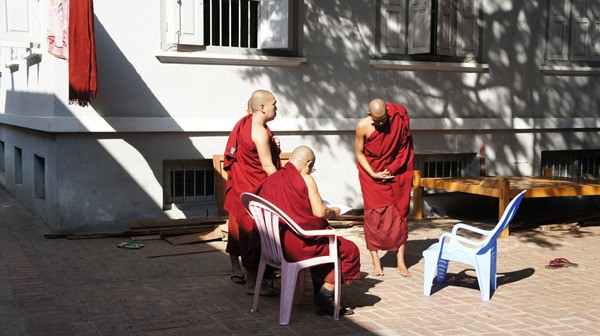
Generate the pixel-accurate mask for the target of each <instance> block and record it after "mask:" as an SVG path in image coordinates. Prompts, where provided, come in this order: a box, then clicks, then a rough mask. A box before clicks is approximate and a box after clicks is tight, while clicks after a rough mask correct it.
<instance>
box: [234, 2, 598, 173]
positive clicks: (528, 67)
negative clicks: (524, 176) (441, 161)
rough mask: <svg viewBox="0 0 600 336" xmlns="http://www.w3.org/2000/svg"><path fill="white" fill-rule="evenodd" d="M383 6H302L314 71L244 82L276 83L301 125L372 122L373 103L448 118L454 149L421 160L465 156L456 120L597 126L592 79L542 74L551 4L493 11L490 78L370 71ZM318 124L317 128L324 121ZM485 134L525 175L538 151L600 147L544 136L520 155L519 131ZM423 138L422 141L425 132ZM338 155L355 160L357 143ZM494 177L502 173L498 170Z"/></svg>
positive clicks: (486, 50) (304, 49) (303, 42)
mask: <svg viewBox="0 0 600 336" xmlns="http://www.w3.org/2000/svg"><path fill="white" fill-rule="evenodd" d="M380 3H381V1H371V0H355V1H304V2H300V3H299V4H298V16H297V17H298V20H297V21H298V23H297V26H296V31H297V32H299V33H298V36H297V39H298V43H297V44H298V50H299V54H300V55H301V56H304V57H308V59H309V62H308V63H306V64H303V65H301V66H300V67H298V68H295V69H291V70H290V69H282V68H277V67H254V68H248V69H247V70H245V71H244V75H245V79H246V80H248V81H254V80H256V78H264V77H266V78H269V79H270V80H271V83H272V89H273V91H274V92H275V93H276V94H277V95H278V96H282V97H285V98H286V100H288V102H287V104H288V105H289V110H290V111H293V106H292V105H294V104H295V105H296V106H295V110H296V112H295V113H296V115H297V116H299V117H304V118H331V117H337V118H359V117H362V116H364V114H365V111H366V106H367V104H368V102H369V101H370V100H371V99H372V98H374V97H378V96H379V97H382V98H384V99H385V100H387V101H392V102H398V103H402V104H403V105H405V106H406V107H407V108H408V110H409V113H410V115H411V118H413V119H414V118H423V119H428V118H431V119H437V118H448V122H450V123H451V125H449V126H448V129H447V130H440V131H439V132H437V131H433V132H435V133H436V135H437V136H442V137H443V138H444V139H447V143H445V144H439V146H440V148H435V147H432V146H437V145H438V144H435V143H433V144H431V143H430V144H427V141H423V142H421V143H419V142H418V141H416V142H415V144H414V145H415V150H416V152H417V153H419V152H420V151H438V152H443V151H447V152H450V153H452V152H454V153H458V152H461V151H464V150H465V148H461V147H462V146H461V144H460V143H457V140H456V139H457V137H458V136H460V135H462V134H464V132H461V131H456V132H452V131H451V130H452V129H459V130H460V129H461V128H462V127H463V125H461V124H459V122H460V121H457V120H455V119H454V118H483V119H487V118H497V120H496V121H495V122H498V123H500V124H499V125H497V127H498V128H500V129H502V128H506V129H508V130H511V129H513V128H514V125H513V123H514V121H513V120H514V118H570V117H593V118H595V117H596V112H595V111H596V110H597V106H598V105H599V104H598V98H597V97H595V96H592V95H589V93H590V92H598V91H599V90H600V82H598V81H596V80H593V78H590V77H586V78H581V77H579V78H577V77H556V76H544V75H542V74H541V73H540V72H539V70H538V67H539V66H540V65H543V64H544V57H545V56H544V53H545V52H544V50H545V34H546V19H545V16H544V15H545V14H546V8H545V5H544V4H545V3H544V2H525V3H522V4H521V3H519V4H513V5H511V6H508V5H506V4H503V3H490V2H488V3H486V5H485V10H484V13H483V28H482V38H481V41H482V44H483V45H482V50H483V51H482V53H483V54H482V61H483V62H484V63H488V64H489V65H490V73H483V74H470V73H450V72H436V71H419V72H414V71H393V70H377V69H374V68H372V67H371V66H370V65H369V61H370V60H371V59H374V58H376V57H377V56H376V55H375V54H374V51H375V50H377V47H376V46H377V41H378V40H379V39H380V37H379V35H378V32H377V30H376V27H377V26H378V20H376V18H377V15H376V13H377V12H378V11H379V8H380ZM286 117H294V115H286ZM313 122H314V123H315V126H316V124H317V123H318V122H319V121H318V120H315V121H313ZM452 123H454V124H452ZM502 123H504V124H502ZM309 127H310V125H309ZM470 132H474V131H473V130H471V131H470ZM475 132H477V131H476V130H475ZM442 133H443V134H442ZM482 133H483V139H482V141H483V142H484V143H486V145H487V146H488V148H490V149H492V150H493V151H494V152H496V153H498V155H497V156H498V157H502V158H506V161H499V160H498V162H497V164H498V165H505V166H506V167H507V168H506V169H517V168H518V167H514V164H513V162H512V161H511V160H512V158H522V157H528V158H530V157H531V155H532V154H531V148H538V147H540V148H549V149H552V148H557V147H558V148H560V147H562V146H564V144H565V143H568V146H569V147H570V148H572V149H578V148H585V147H586V146H590V145H593V144H595V145H596V146H599V145H600V143H599V141H598V140H591V139H589V137H585V136H584V134H577V135H575V136H572V135H569V134H568V133H565V132H563V133H558V132H557V133H555V134H553V137H552V140H551V141H550V142H548V143H546V142H544V141H545V140H544V139H543V136H542V134H540V135H539V136H538V135H536V136H533V137H532V138H531V140H527V141H528V142H527V143H521V145H520V146H514V145H512V144H514V143H517V142H516V141H515V140H514V139H515V138H516V137H517V135H518V134H516V133H514V132H512V131H506V132H500V133H499V134H493V133H491V134H490V132H489V131H484V132H482ZM486 134H487V135H486ZM310 137H311V138H314V144H315V146H316V147H317V150H319V151H323V152H326V151H325V148H323V147H326V146H329V143H328V142H327V141H323V140H324V138H323V137H322V136H321V135H319V134H311V135H310ZM415 138H416V139H418V138H419V132H416V136H415ZM521 139H522V137H521ZM521 141H523V140H521ZM530 141H531V142H530ZM479 145H480V144H477V145H476V148H479V147H478V146H479ZM319 146H321V147H319ZM335 146H336V147H337V148H339V149H342V150H346V151H350V152H352V151H353V150H354V148H353V146H354V144H353V143H352V142H340V143H338V144H335ZM446 147H447V148H446ZM476 148H474V150H476ZM533 155H534V157H533V158H532V160H539V156H540V155H541V154H540V153H534V154H533ZM492 168H494V167H492ZM499 170H500V171H502V169H499ZM491 172H492V173H494V171H493V169H492V171H491Z"/></svg>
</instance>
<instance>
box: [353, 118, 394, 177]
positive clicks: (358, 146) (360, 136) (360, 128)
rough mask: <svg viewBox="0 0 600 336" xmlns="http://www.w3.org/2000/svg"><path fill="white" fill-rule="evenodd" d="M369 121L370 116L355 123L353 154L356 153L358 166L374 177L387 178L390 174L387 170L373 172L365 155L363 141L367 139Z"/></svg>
mask: <svg viewBox="0 0 600 336" xmlns="http://www.w3.org/2000/svg"><path fill="white" fill-rule="evenodd" d="M370 123H371V119H370V118H365V119H362V120H361V121H359V122H358V124H356V138H355V139H354V154H355V155H356V162H358V164H359V165H360V167H361V168H362V169H363V170H364V171H365V172H367V174H369V176H371V177H372V178H374V179H389V178H390V176H389V174H388V173H387V172H375V171H373V168H371V165H370V164H369V161H367V157H366V156H365V141H366V140H367V131H368V129H369V128H368V127H369V125H370Z"/></svg>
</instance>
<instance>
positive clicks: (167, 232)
mask: <svg viewBox="0 0 600 336" xmlns="http://www.w3.org/2000/svg"><path fill="white" fill-rule="evenodd" d="M215 228H216V226H214V225H211V226H208V227H184V228H172V229H162V230H160V233H159V235H160V237H161V238H164V237H170V236H181V235H186V234H194V233H195V234H204V233H208V232H212V231H213V230H214V229H215Z"/></svg>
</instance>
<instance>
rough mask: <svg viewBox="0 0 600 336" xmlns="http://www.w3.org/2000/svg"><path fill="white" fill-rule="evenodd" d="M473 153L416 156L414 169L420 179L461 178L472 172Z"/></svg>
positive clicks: (470, 174)
mask: <svg viewBox="0 0 600 336" xmlns="http://www.w3.org/2000/svg"><path fill="white" fill-rule="evenodd" d="M475 156H476V154H475V153H457V154H417V155H415V162H414V169H415V170H416V169H418V170H420V171H421V174H422V177H463V176H472V175H473V172H474V169H473V167H474V160H475Z"/></svg>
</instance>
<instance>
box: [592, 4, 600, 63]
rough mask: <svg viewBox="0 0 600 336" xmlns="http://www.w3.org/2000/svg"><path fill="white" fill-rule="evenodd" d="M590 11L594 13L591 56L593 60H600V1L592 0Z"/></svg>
mask: <svg viewBox="0 0 600 336" xmlns="http://www.w3.org/2000/svg"><path fill="white" fill-rule="evenodd" d="M590 9H591V10H590V13H591V14H592V17H591V22H592V29H591V30H592V32H591V38H592V41H591V42H592V45H591V52H592V55H591V57H590V60H591V61H600V2H599V1H592V2H590Z"/></svg>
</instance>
